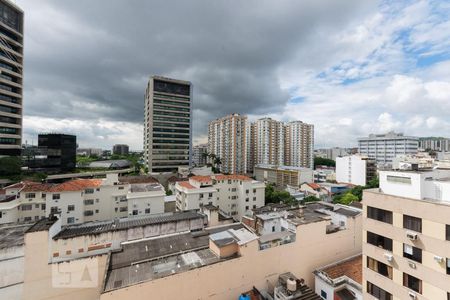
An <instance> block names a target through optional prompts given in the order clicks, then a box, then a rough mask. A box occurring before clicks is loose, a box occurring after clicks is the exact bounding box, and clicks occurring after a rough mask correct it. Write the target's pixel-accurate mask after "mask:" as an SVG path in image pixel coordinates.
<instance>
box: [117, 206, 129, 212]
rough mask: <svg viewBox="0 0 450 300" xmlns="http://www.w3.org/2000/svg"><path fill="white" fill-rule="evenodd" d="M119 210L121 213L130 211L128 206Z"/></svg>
mask: <svg viewBox="0 0 450 300" xmlns="http://www.w3.org/2000/svg"><path fill="white" fill-rule="evenodd" d="M119 210H120V211H121V212H124V211H128V208H127V207H126V206H124V207H121V208H120V209H119Z"/></svg>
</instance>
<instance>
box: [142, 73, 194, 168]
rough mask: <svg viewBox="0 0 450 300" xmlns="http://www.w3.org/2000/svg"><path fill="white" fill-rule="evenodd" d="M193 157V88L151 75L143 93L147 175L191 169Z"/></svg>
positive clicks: (184, 82)
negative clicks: (148, 173)
mask: <svg viewBox="0 0 450 300" xmlns="http://www.w3.org/2000/svg"><path fill="white" fill-rule="evenodd" d="M191 155H192V85H191V83H190V82H189V81H182V80H177V79H170V78H165V77H161V76H152V77H151V78H150V80H149V82H148V85H147V89H146V91H145V118H144V163H145V164H146V166H147V167H148V170H149V172H152V173H162V172H173V171H177V170H178V167H180V166H190V164H191Z"/></svg>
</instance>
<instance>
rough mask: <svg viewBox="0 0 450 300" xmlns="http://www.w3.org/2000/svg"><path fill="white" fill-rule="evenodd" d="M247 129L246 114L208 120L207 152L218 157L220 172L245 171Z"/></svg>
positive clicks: (238, 172)
mask: <svg viewBox="0 0 450 300" xmlns="http://www.w3.org/2000/svg"><path fill="white" fill-rule="evenodd" d="M247 129H248V126H247V116H241V115H239V114H231V115H228V116H225V117H223V118H220V119H217V120H214V121H211V122H209V125H208V152H209V153H211V154H214V155H215V156H216V157H218V158H219V159H220V161H221V164H220V165H219V168H220V171H221V172H222V173H227V174H245V173H247V138H248V135H247ZM211 163H213V164H214V161H211Z"/></svg>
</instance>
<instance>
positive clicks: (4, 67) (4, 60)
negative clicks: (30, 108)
mask: <svg viewBox="0 0 450 300" xmlns="http://www.w3.org/2000/svg"><path fill="white" fill-rule="evenodd" d="M22 76H23V11H22V10H21V9H20V8H19V7H17V6H16V5H14V4H13V3H11V2H9V1H6V0H0V156H3V155H20V151H21V148H22V109H23V102H22V95H23V92H22Z"/></svg>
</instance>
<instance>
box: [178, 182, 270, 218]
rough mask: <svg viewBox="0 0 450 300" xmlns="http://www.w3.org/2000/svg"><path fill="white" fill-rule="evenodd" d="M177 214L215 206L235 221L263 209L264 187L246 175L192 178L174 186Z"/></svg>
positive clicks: (261, 183)
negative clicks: (256, 209) (259, 208)
mask: <svg viewBox="0 0 450 300" xmlns="http://www.w3.org/2000/svg"><path fill="white" fill-rule="evenodd" d="M175 189H176V199H177V210H189V209H200V207H201V206H203V205H207V204H212V205H214V206H217V207H218V208H219V209H220V210H221V211H223V212H224V213H225V214H226V215H228V216H232V217H233V218H235V219H236V220H240V219H241V217H242V216H243V215H244V214H245V213H246V212H247V211H249V210H250V209H254V208H258V207H261V206H264V194H265V184H264V183H263V182H260V181H255V180H253V179H251V178H250V177H247V176H244V175H221V174H218V175H213V176H192V177H190V178H189V180H188V181H182V182H177V183H176V185H175Z"/></svg>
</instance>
